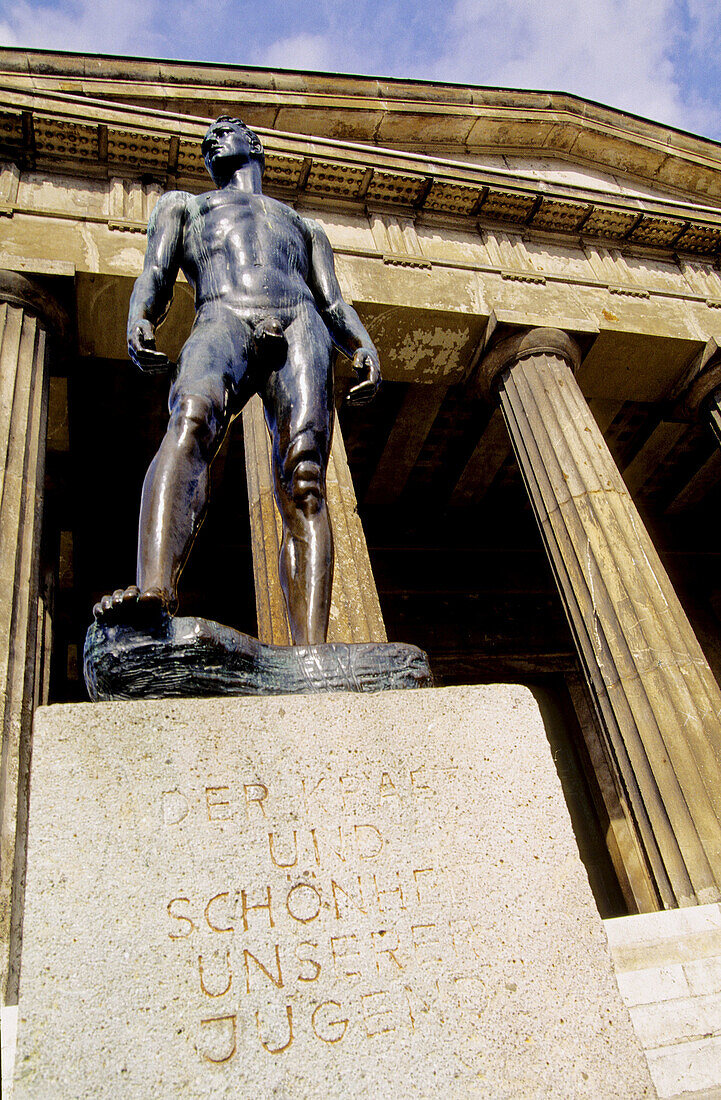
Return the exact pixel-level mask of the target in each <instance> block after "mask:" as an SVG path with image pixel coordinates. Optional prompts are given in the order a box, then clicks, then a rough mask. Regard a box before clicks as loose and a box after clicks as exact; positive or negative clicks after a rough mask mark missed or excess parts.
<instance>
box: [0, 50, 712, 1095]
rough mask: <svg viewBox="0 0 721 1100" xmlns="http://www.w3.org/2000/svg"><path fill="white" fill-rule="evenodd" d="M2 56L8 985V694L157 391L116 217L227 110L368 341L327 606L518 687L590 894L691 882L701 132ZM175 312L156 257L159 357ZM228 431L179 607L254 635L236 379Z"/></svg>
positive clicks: (74, 627)
mask: <svg viewBox="0 0 721 1100" xmlns="http://www.w3.org/2000/svg"><path fill="white" fill-rule="evenodd" d="M0 81H2V87H3V97H2V107H1V109H0V144H1V145H2V149H1V150H0V156H1V157H2V165H1V170H0V302H1V303H2V306H1V308H2V314H1V317H2V325H1V326H0V364H1V366H2V374H1V376H0V394H1V399H0V425H1V430H2V444H1V453H2V455H3V458H4V464H3V465H2V474H1V475H0V476H2V496H1V497H0V586H1V587H0V614H1V615H2V630H0V654H1V657H2V667H1V674H2V678H3V679H2V683H3V691H2V695H1V696H0V699H1V705H2V708H3V727H2V728H3V734H2V736H3V746H2V772H1V777H0V778H1V783H2V786H1V788H0V790H1V798H2V893H1V894H0V902H1V906H0V915H1V918H2V934H3V986H4V989H5V998H6V1003H8V1004H13V1003H15V1002H16V1000H17V982H18V975H19V969H20V952H21V944H22V910H23V881H24V866H25V848H24V837H25V829H26V821H27V800H28V784H29V779H30V776H31V755H32V714H33V710H34V708H35V707H36V706H37V705H39V704H41V703H44V702H48V701H53V702H63V701H77V700H81V699H83V698H84V697H85V696H84V689H83V685H82V669H81V660H82V644H83V637H84V634H85V630H86V629H87V625H88V622H89V617H90V609H91V607H92V604H93V602H94V601H95V600H96V599H97V598H98V597H99V596H100V595H101V594H103V593H104V592H105V591H109V590H112V589H113V588H115V587H117V586H119V585H125V584H127V583H130V582H131V581H132V579H133V571H134V543H135V529H136V523H137V506H138V500H139V490H140V485H141V483H142V477H143V474H144V471H145V468H146V466H147V464H148V461H149V459H150V457H151V456H152V454H153V451H154V449H155V446H156V445H157V441H158V439H159V437H160V434H161V432H162V429H163V422H164V417H165V415H166V413H165V400H166V391H167V381H166V380H164V379H156V378H151V377H139V376H136V374H135V373H134V371H133V368H132V367H131V365H130V364H129V363H128V361H127V358H126V353H125V320H126V316H127V304H128V300H129V296H130V291H131V288H132V285H133V281H134V279H135V278H136V277H137V275H138V274H139V272H140V270H141V267H142V262H143V255H144V237H143V233H144V230H145V226H146V224H147V220H148V217H149V215H150V213H151V211H152V209H153V206H154V203H155V202H156V201H157V198H158V197H159V195H161V194H162V193H163V192H164V191H165V190H168V189H173V188H180V189H183V190H188V191H193V192H200V191H203V190H207V189H208V187H209V181H208V178H207V176H206V174H205V168H204V165H203V161H202V158H201V156H200V141H201V139H202V136H203V134H204V132H205V129H206V127H207V123H208V120H210V119H212V118H214V117H216V116H217V115H219V114H231V115H239V116H241V117H242V118H243V119H244V120H245V121H246V122H247V123H248V124H249V125H251V126H253V127H254V128H256V129H257V130H258V132H259V134H260V135H261V137H262V139H263V142H264V145H265V149H266V165H267V167H266V174H265V183H264V188H265V190H266V191H267V192H268V193H269V194H271V195H274V196H275V197H277V198H280V199H282V200H283V201H285V202H288V203H290V204H292V205H294V206H296V207H297V208H298V209H299V210H300V211H301V212H303V213H304V214H308V215H312V216H313V217H314V218H317V219H318V220H319V221H320V222H321V223H322V225H323V226H324V228H325V229H326V232H327V233H328V236H329V238H330V241H331V244H332V245H333V248H334V251H335V256H336V267H337V271H338V275H339V279H340V283H341V286H342V289H343V292H344V296H345V297H346V300H348V301H349V302H352V304H353V305H354V307H355V308H356V310H357V311H358V313H359V314H360V316H361V318H362V319H363V321H364V323H365V324H366V327H367V328H368V330H369V331H370V333H371V334H372V336H373V339H374V341H375V342H376V344H377V346H378V349H379V351H380V355H381V362H382V368H383V375H384V386H383V389H382V391H381V394H380V395H379V397H378V399H377V401H376V402H375V403H374V404H373V405H372V406H369V407H368V408H363V409H349V408H344V407H343V401H342V399H343V396H344V394H345V392H346V391H347V388H348V386H349V384H350V374H349V369H348V364H347V363H345V362H344V361H343V360H342V359H341V360H340V361H339V362H338V364H337V404H338V418H337V424H336V431H335V435H334V444H333V456H332V462H331V469H330V471H329V501H330V507H331V514H332V519H333V526H334V534H335V542H336V551H337V566H336V578H335V587H334V598H333V609H332V612H331V632H330V640H344V641H366V640H382V639H384V638H386V637H387V638H389V639H392V640H403V641H408V642H414V643H416V644H419V645H421V646H422V647H423V648H425V649H426V650H427V651H428V653H429V656H430V660H431V666H432V668H433V669H434V672H435V675H436V679H437V681H438V683H440V684H461V683H483V682H493V681H497V680H500V681H518V682H522V683H525V684H528V685H529V686H531V687H532V688H533V689H534V691H535V692H536V694H537V698H538V700H539V702H540V703H541V705H542V708H543V711H544V714H545V716H546V720H547V726H548V731H549V738H550V740H551V742H552V747H553V751H554V758H555V759H556V762H557V766H558V768H559V773H560V775H561V778H562V782H563V784H564V790H565V794H566V798H567V802H568V806H569V811H570V813H571V818H572V821H573V824H574V829H575V832H576V836H577V839H578V843H579V848H580V850H581V853H582V857H583V859H584V862H585V864H586V868H587V870H588V874H589V879H590V882H591V885H592V889H593V891H594V895H595V897H596V901H597V904H598V906H599V910H600V911H601V914H602V916H604V917H607V918H616V917H623V916H627V915H629V914H631V915H632V914H654V913H660V912H661V911H663V910H668V911H673V910H677V909H688V908H690V907H699V906H700V907H707V906H712V907H714V908H713V912H714V913H715V912H716V911H717V908H716V903H718V902H719V901H720V900H721V693H720V692H719V688H718V685H717V678H718V675H719V671H720V670H721V642H720V639H719V621H720V619H721V587H720V586H719V582H718V575H719V565H720V564H721V548H720V547H719V533H718V506H719V503H721V493H720V492H719V473H720V472H721V456H720V454H719V445H720V443H721V412H720V408H721V407H720V406H719V397H720V396H721V352H719V347H718V345H721V274H720V273H719V269H718V261H719V251H720V250H721V146H719V145H718V144H717V143H715V142H712V141H708V140H705V139H702V138H697V137H693V136H691V135H688V134H684V133H681V132H679V131H675V130H672V129H669V128H666V127H662V126H659V125H657V124H654V123H651V122H647V121H645V120H642V119H639V118H635V117H633V116H629V115H626V114H623V113H621V112H619V111H615V110H611V109H609V108H606V107H602V106H599V105H597V104H593V103H589V102H585V101H583V100H580V99H577V98H575V97H572V96H566V95H561V94H555V93H554V94H548V93H536V92H510V91H503V90H497V89H484V88H465V87H460V86H450V85H435V84H429V83H420V82H419V83H416V82H412V81H381V80H376V79H371V78H364V77H345V76H330V75H320V74H301V73H292V72H272V71H269V70H261V69H243V68H236V67H215V66H208V65H206V66H200V65H191V64H186V63H177V62H168V63H165V62H157V61H149V60H148V61H146V60H134V59H133V60H129V59H122V58H112V57H84V56H80V55H66V54H54V53H44V52H32V51H20V50H9V49H5V50H2V51H0ZM192 316H193V304H192V298H191V295H190V292H189V289H188V287H187V285H186V284H184V283H179V285H178V287H177V290H176V295H175V301H174V303H173V306H172V308H171V312H170V314H169V317H168V319H167V321H166V322H165V323H164V326H163V328H162V329H161V331H160V336H159V342H160V346H162V347H163V350H165V351H167V353H168V354H169V356H170V357H171V359H172V358H174V357H175V356H177V353H178V350H179V347H180V346H181V344H182V341H183V339H184V337H185V335H186V334H187V331H188V328H189V325H190V323H191V322H192ZM239 429H240V424H237V425H236V429H235V430H234V431H233V430H232V429H231V432H230V433H229V436H228V439H227V440H226V443H225V445H224V448H223V450H222V452H221V454H220V456H219V458H218V460H217V461H216V463H215V466H214V470H213V496H214V507H213V510H212V511H211V514H210V516H209V519H208V521H207V522H206V526H205V528H204V530H203V532H202V533H201V535H200V537H199V540H198V545H197V547H196V549H195V552H194V556H193V559H192V561H191V563H190V564H189V566H188V569H187V572H186V576H185V579H184V583H183V587H182V595H183V605H182V606H183V610H184V611H185V612H187V613H197V614H203V615H204V616H206V617H208V618H215V619H218V620H220V621H223V622H226V623H229V624H230V625H233V626H236V627H238V628H240V629H244V630H246V631H248V632H249V633H256V631H257V634H258V636H259V637H260V638H261V640H264V641H269V642H276V643H280V644H284V643H287V642H288V640H289V636H288V631H287V623H286V622H285V618H284V612H283V606H282V600H281V598H280V590H279V586H278V579H277V565H276V561H277V549H278V520H277V517H276V515H275V512H274V505H273V501H272V491H271V479H270V465H269V457H268V442H267V435H266V430H265V426H264V422H263V417H262V411H261V409H260V407H259V405H257V404H255V403H251V404H250V405H249V406H248V408H247V409H246V411H245V412H244V414H243V417H242V431H241V430H239ZM699 911H700V910H699ZM704 912H705V913H707V914H708V910H706V909H704ZM664 919H666V920H668V917H664ZM709 919H710V918H709ZM669 927H670V926H669ZM674 927H675V926H674ZM675 935H676V932H674V928H673V927H672V928H671V930H670V932H669V936H670V938H671V940H673V938H674V936H675ZM707 954H708V952H707ZM717 954H719V955H721V949H720V950H719V951H718V952H717ZM690 995H691V994H690V993H689V996H690ZM687 999H688V998H687ZM719 1030H720V1031H721V1027H720V1028H719ZM719 1042H720V1043H721V1040H719ZM719 1057H721V1055H720V1056H719ZM719 1082H720V1083H721V1072H720V1073H719ZM694 1087H696V1086H694ZM698 1087H699V1088H700V1087H701V1086H700V1085H699V1086H698ZM678 1091H681V1090H678ZM665 1094H666V1095H671V1094H672V1093H670V1092H668V1091H667V1092H666V1093H665Z"/></svg>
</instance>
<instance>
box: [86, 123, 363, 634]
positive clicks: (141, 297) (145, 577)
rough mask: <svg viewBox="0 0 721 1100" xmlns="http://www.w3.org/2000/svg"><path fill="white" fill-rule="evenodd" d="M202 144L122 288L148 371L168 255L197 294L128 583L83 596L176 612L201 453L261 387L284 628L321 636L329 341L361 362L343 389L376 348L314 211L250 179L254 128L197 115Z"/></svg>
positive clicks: (126, 608)
mask: <svg viewBox="0 0 721 1100" xmlns="http://www.w3.org/2000/svg"><path fill="white" fill-rule="evenodd" d="M202 152H203V156H204V158H205V164H206V167H207V169H208V172H209V173H210V175H211V177H212V179H213V182H214V183H215V184H216V186H217V190H215V191H208V192H206V193H205V194H203V195H199V196H197V197H196V196H195V195H191V194H189V193H187V192H185V191H170V192H168V193H167V194H165V195H163V196H162V198H161V199H160V200H159V202H158V204H157V206H156V207H155V210H154V211H153V215H152V217H151V219H150V224H149V225H148V244H147V251H146V256H145V266H144V269H143V273H142V275H140V277H139V278H138V280H137V282H136V283H135V287H134V289H133V294H132V297H131V300H130V311H129V316H128V352H129V354H130V357H131V359H132V360H133V362H135V363H136V364H137V365H138V367H140V369H141V370H145V371H151V372H154V371H158V370H165V369H167V368H168V367H169V366H170V364H169V362H168V359H167V358H166V356H165V355H163V354H162V353H161V352H159V351H157V350H156V347H155V328H156V326H157V325H158V324H159V323H160V322H161V320H162V319H163V317H164V316H165V314H166V312H167V310H168V308H169V305H170V302H171V300H172V294H173V285H174V283H175V280H176V277H177V274H178V270H179V269H181V270H182V271H183V273H184V275H185V276H186V278H187V280H188V282H189V283H190V285H191V286H192V287H193V288H194V291H195V305H196V317H195V322H194V324H193V328H192V331H191V333H190V336H189V337H188V339H187V341H186V343H185V345H184V347H183V349H182V351H181V354H180V358H179V361H178V365H177V370H176V373H175V377H174V380H173V383H172V387H171V390H170V397H169V402H168V405H169V411H170V420H169V423H168V428H167V432H166V435H165V438H164V439H163V442H162V443H161V445H160V449H159V451H158V453H157V455H156V456H155V458H154V459H153V462H152V464H151V466H150V468H149V470H148V473H147V475H146V478H145V483H144V485H143V494H142V503H141V510H140V528H139V536H138V573H137V584H136V585H131V586H130V587H129V588H126V589H124V590H123V589H118V590H117V591H115V592H113V594H112V595H111V596H104V597H103V599H102V600H101V601H100V602H99V603H98V604H96V605H95V608H94V609H93V610H94V614H95V617H96V619H97V620H98V621H99V622H100V623H105V624H108V625H111V624H116V623H127V624H134V623H140V622H143V623H145V622H148V620H149V619H150V620H152V619H154V618H157V617H160V616H162V615H163V613H167V614H169V615H173V614H174V613H175V610H176V608H177V586H178V578H179V576H180V573H181V571H182V568H183V566H184V564H185V561H186V559H187V556H188V553H189V552H190V548H191V546H192V543H193V540H194V538H195V535H196V533H197V531H198V528H199V527H200V524H201V523H202V521H203V516H204V514H205V510H206V507H207V503H208V485H209V468H210V464H211V462H212V461H213V459H214V457H215V455H216V454H217V452H218V450H219V448H220V445H221V443H222V441H223V438H224V436H225V433H226V431H227V429H228V426H229V424H230V422H231V421H232V420H233V419H234V417H236V416H237V415H238V413H239V412H240V411H241V409H242V408H243V406H244V405H245V403H246V402H247V401H248V399H249V398H250V397H251V396H252V395H253V394H254V393H258V394H260V396H261V398H262V400H263V405H264V407H265V416H266V420H267V423H268V427H269V429H270V432H271V435H272V440H273V471H274V479H275V499H276V501H277V503H278V508H279V510H280V514H281V517H282V520H283V540H282V546H281V551H280V578H281V584H282V587H283V592H284V594H285V600H286V605H287V608H288V619H289V621H290V628H291V634H292V638H293V642H294V643H295V644H296V645H313V644H317V643H322V642H324V641H325V638H326V632H327V628H328V615H329V610H330V597H331V585H332V579H333V537H332V532H331V527H330V522H329V519H328V511H327V508H326V500H325V477H326V467H327V463H328V453H329V449H330V439H331V431H332V425H333V368H332V356H333V351H332V349H333V345H335V346H336V347H338V348H339V349H340V350H341V351H342V352H343V353H344V354H345V355H347V356H348V357H349V358H350V359H351V360H352V363H353V367H354V368H355V370H356V373H357V375H358V379H359V381H358V383H357V384H356V385H355V386H353V388H352V389H351V390H350V393H349V395H348V400H349V401H350V402H352V403H361V402H365V401H368V400H370V399H371V398H372V397H373V396H374V394H375V392H376V390H377V388H378V385H379V382H380V367H379V363H378V354H377V351H376V349H375V347H374V345H373V341H372V340H371V338H370V336H369V335H368V333H367V331H366V329H365V327H364V326H363V324H362V322H361V320H360V318H359V317H358V314H357V313H356V311H355V310H354V309H353V308H352V307H351V306H349V305H348V304H347V303H346V302H344V301H343V298H342V295H341V291H340V287H339V285H338V280H337V278H336V274H335V268H334V264H333V253H332V250H331V246H330V243H329V241H328V238H327V237H326V235H325V232H324V231H323V229H322V228H321V226H320V225H319V224H318V223H317V222H315V221H312V220H310V219H307V218H303V217H301V216H300V215H299V214H298V213H296V211H295V210H293V209H291V208H290V207H289V206H286V205H285V204H284V203H282V202H278V201H276V200H275V199H272V198H269V197H268V196H267V195H264V194H263V193H262V176H263V168H264V160H265V158H264V153H263V146H262V144H261V142H260V140H259V138H258V136H257V135H256V134H255V133H253V131H252V130H250V129H249V128H248V127H247V126H245V124H244V123H243V122H241V121H240V120H239V119H236V118H228V117H225V116H224V117H222V118H219V119H218V120H217V121H216V122H214V123H213V125H212V126H211V127H210V128H209V130H208V132H207V134H206V135H205V138H204V139H203V144H202Z"/></svg>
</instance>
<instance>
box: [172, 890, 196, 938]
mask: <svg viewBox="0 0 721 1100" xmlns="http://www.w3.org/2000/svg"><path fill="white" fill-rule="evenodd" d="M180 901H184V902H185V904H186V905H190V898H173V899H172V900H171V901H169V902H168V916H170V917H172V918H173V920H182V921H185V923H186V924H189V925H190V928H189V929H188V931H187V932H168V935H169V936H170V938H171V940H187V938H188V936H189V935H190V934H191V932H195V930H196V928H197V925H195V924H193V922H192V920H191V919H190V917H184V916H183V915H182V913H174V912H173V911H172V908H171V907H172V906H173V905H175V903H176V902H180Z"/></svg>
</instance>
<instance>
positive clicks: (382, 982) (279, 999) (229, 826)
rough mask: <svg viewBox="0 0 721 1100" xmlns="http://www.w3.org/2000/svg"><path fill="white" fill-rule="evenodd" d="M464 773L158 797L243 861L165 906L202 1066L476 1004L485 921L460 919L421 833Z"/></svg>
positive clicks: (311, 779)
mask: <svg viewBox="0 0 721 1100" xmlns="http://www.w3.org/2000/svg"><path fill="white" fill-rule="evenodd" d="M456 773H457V769H456V768H454V767H440V766H430V765H427V764H421V765H419V766H416V767H413V768H411V769H405V770H404V771H402V772H401V771H392V770H390V769H388V768H379V769H378V770H377V773H374V774H370V775H369V774H367V773H365V772H359V773H357V774H356V773H354V772H351V771H342V772H339V773H337V774H333V772H332V771H331V770H330V769H328V770H325V771H323V772H320V773H315V774H307V775H299V776H295V777H290V778H288V779H286V780H285V781H284V783H283V785H282V787H280V786H278V785H277V784H274V783H273V781H271V779H270V778H268V777H262V776H250V777H248V778H247V780H245V781H244V782H242V783H237V782H236V783H233V782H231V781H230V779H228V780H227V781H226V782H223V781H222V777H217V776H216V777H213V778H212V780H211V779H209V780H208V782H207V784H205V785H204V786H202V788H198V787H194V788H193V789H190V788H189V789H188V790H183V789H181V788H179V787H178V788H174V789H172V790H167V791H164V792H161V794H160V797H159V819H160V822H161V827H162V828H163V829H168V830H178V831H181V830H194V829H199V828H202V829H203V834H204V836H208V835H210V837H211V842H210V843H211V846H212V835H213V830H215V829H217V830H218V836H219V837H222V838H223V842H224V844H225V847H224V848H223V851H226V852H227V851H228V842H229V839H230V841H231V842H232V844H233V845H235V844H237V846H238V850H239V851H242V852H243V853H245V855H246V857H247V858H245V860H239V861H238V862H237V867H235V865H234V861H233V860H232V859H223V860H220V861H219V864H218V870H217V877H216V879H215V880H214V886H213V888H212V889H208V890H207V891H205V892H199V891H197V890H193V889H191V888H190V886H187V887H186V888H185V889H183V890H179V891H176V892H175V894H174V895H173V896H172V897H167V898H166V900H165V904H164V909H161V911H160V912H159V919H160V920H162V921H163V927H164V929H165V932H164V934H165V935H167V939H168V942H169V943H170V944H171V945H172V947H173V949H175V950H176V951H177V962H178V967H179V968H180V969H181V970H182V968H187V967H189V968H190V973H191V974H192V986H193V989H194V996H195V997H196V1000H197V1009H198V1011H197V1029H196V1033H195V1035H194V1040H193V1041H194V1043H195V1046H196V1049H197V1051H198V1055H199V1057H200V1058H201V1059H202V1060H204V1061H206V1062H210V1063H215V1064H217V1065H223V1064H227V1063H230V1062H232V1061H233V1059H234V1058H236V1057H237V1056H239V1051H240V1050H241V1049H242V1047H243V1045H246V1046H247V1044H249V1043H250V1044H255V1045H257V1046H260V1047H262V1049H263V1050H264V1051H266V1052H267V1054H268V1055H269V1056H271V1057H279V1056H282V1055H283V1054H284V1053H286V1052H287V1051H289V1050H290V1049H291V1048H292V1047H293V1044H294V1043H296V1042H298V1040H299V1038H301V1037H302V1039H303V1041H311V1042H317V1043H324V1044H329V1045H333V1046H335V1045H337V1044H342V1043H343V1042H344V1041H345V1040H347V1038H348V1037H349V1036H351V1035H355V1036H356V1037H358V1036H360V1037H362V1038H363V1039H364V1040H365V1041H367V1042H369V1043H379V1042H380V1043H382V1042H384V1041H386V1040H387V1039H388V1037H389V1036H392V1035H393V1034H395V1033H398V1032H409V1031H410V1032H414V1031H415V1030H416V1029H418V1028H419V1027H423V1026H425V1024H426V1022H427V1021H428V1019H429V1017H430V1014H431V1013H432V1012H434V1011H435V1012H436V1014H437V1018H436V1023H437V1021H438V1019H440V1020H441V1022H442V1024H443V1026H444V1027H446V1026H448V1025H449V1021H452V1018H453V1016H454V1014H458V1013H460V1014H463V1013H464V1012H465V1013H471V1014H472V1013H474V1012H476V1013H477V1011H478V1005H479V1004H480V1003H481V1002H482V1000H483V997H484V990H483V983H482V981H481V980H480V979H479V978H478V976H477V973H476V971H477V970H478V963H479V960H481V959H482V951H483V948H482V938H481V935H480V929H474V927H473V925H472V923H471V922H470V921H469V920H468V919H466V918H462V917H457V916H456V915H455V914H456V913H457V912H458V911H459V910H458V907H457V906H456V905H454V901H456V900H457V893H458V888H457V884H455V883H451V882H449V881H447V880H446V873H445V871H444V868H443V867H442V866H439V861H438V857H437V854H436V857H435V858H433V857H432V856H430V855H429V854H428V853H427V852H424V848H423V842H422V838H423V835H424V831H423V830H424V827H425V828H427V827H429V826H428V824H426V825H425V826H424V823H431V824H432V825H434V827H436V828H438V827H441V826H442V821H441V818H440V813H441V809H440V796H441V795H442V796H443V798H444V799H445V800H447V799H448V797H449V795H451V796H452V794H453V791H454V789H455V786H456V781H457V774H456ZM276 787H277V788H278V789H276ZM459 790H460V788H459ZM409 821H410V823H411V825H413V823H417V827H418V836H419V837H420V838H421V839H420V840H419V839H418V838H417V837H416V836H415V835H414V841H413V843H412V844H408V842H407V837H408V829H409ZM179 835H180V833H179ZM434 851H435V852H436V853H437V852H438V847H437V846H436V848H435V849H434ZM461 911H462V910H461ZM185 972H186V973H187V972H188V971H187V970H186V971H185Z"/></svg>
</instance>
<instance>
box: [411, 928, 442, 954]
mask: <svg viewBox="0 0 721 1100" xmlns="http://www.w3.org/2000/svg"><path fill="white" fill-rule="evenodd" d="M433 931H437V928H436V925H435V924H412V925H411V939H412V940H413V948H414V950H415V953H416V961H417V962H419V963H429V962H443V959H442V958H441V953H440V946H441V941H440V940H439V939H438V937H437V936H434V935H433Z"/></svg>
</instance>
